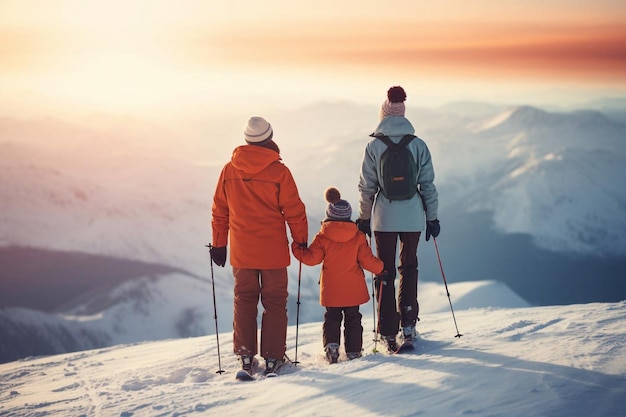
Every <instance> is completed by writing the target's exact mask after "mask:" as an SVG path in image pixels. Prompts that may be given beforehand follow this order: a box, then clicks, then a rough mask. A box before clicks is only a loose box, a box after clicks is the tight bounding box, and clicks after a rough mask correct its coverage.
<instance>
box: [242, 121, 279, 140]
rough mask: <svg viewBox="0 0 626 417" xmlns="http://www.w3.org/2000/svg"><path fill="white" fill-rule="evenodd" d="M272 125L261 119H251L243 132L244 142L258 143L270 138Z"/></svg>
mask: <svg viewBox="0 0 626 417" xmlns="http://www.w3.org/2000/svg"><path fill="white" fill-rule="evenodd" d="M272 134H273V131H272V125H270V124H269V123H268V122H267V120H265V119H264V118H262V117H256V116H255V117H251V118H250V120H248V124H247V125H246V128H245V129H244V131H243V136H244V138H245V139H246V142H249V143H259V142H263V141H265V140H268V139H270V138H271V137H272Z"/></svg>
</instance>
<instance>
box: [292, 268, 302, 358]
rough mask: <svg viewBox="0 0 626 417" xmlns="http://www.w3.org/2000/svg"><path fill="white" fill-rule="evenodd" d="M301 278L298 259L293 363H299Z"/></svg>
mask: <svg viewBox="0 0 626 417" xmlns="http://www.w3.org/2000/svg"><path fill="white" fill-rule="evenodd" d="M301 280H302V261H299V266H298V299H297V301H296V356H295V360H294V361H293V362H292V363H293V364H294V365H297V364H299V363H300V362H298V326H299V324H300V281H301Z"/></svg>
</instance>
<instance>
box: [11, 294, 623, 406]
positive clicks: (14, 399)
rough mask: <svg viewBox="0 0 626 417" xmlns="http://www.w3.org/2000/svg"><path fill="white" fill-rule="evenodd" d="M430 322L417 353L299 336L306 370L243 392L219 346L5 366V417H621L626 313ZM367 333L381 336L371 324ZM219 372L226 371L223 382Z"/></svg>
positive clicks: (166, 344) (209, 341)
mask: <svg viewBox="0 0 626 417" xmlns="http://www.w3.org/2000/svg"><path fill="white" fill-rule="evenodd" d="M457 319H458V322H459V326H460V330H461V332H462V333H463V337H461V338H460V339H458V338H455V337H454V335H455V330H454V326H453V323H452V318H451V316H450V314H449V313H443V312H442V313H436V314H429V315H427V316H424V317H423V319H422V321H421V322H420V324H419V330H420V338H419V340H418V347H417V350H416V351H415V352H414V353H409V354H405V355H404V354H403V355H395V356H389V355H386V354H383V353H377V354H374V353H372V349H373V347H374V345H373V342H372V341H370V338H369V337H367V336H366V337H365V338H364V339H365V346H364V348H365V352H364V353H365V356H364V357H362V358H360V359H356V360H353V361H346V360H345V358H344V357H341V358H340V363H339V364H336V365H329V364H327V363H325V362H324V360H323V355H322V347H321V323H319V322H318V323H308V324H304V325H303V324H301V325H300V326H299V329H298V330H299V331H298V346H297V347H298V349H297V358H296V357H295V353H296V352H295V342H296V340H295V335H296V329H295V327H293V326H292V327H290V328H289V331H288V351H287V354H288V356H290V357H291V359H293V360H296V359H297V360H298V361H299V362H300V364H299V365H298V366H297V367H289V368H286V369H285V370H284V372H283V374H282V375H281V376H279V377H278V378H274V379H260V380H258V381H254V382H246V383H241V382H236V381H235V379H234V374H235V371H236V369H237V362H236V359H235V357H234V356H233V355H232V353H231V351H232V339H231V337H230V335H229V334H220V338H219V342H220V345H219V348H220V349H219V352H220V354H219V355H218V345H217V339H216V337H215V336H214V335H212V336H204V337H198V338H190V339H177V340H168V341H160V342H150V343H143V344H134V345H127V346H115V347H111V348H107V349H96V350H89V351H84V352H80V353H72V354H64V355H58V356H50V357H43V358H28V359H26V360H23V361H18V362H12V363H8V364H3V365H0V386H1V389H0V415H3V416H39V415H54V416H101V417H109V416H134V417H142V416H166V415H225V416H226V415H227V416H244V415H255V414H256V415H264V416H265V415H268V416H296V417H297V416H312V415H318V416H345V415H358V416H382V415H384V416H424V417H430V416H433V417H440V416H466V415H472V416H485V417H486V416H507V417H528V416H534V417H541V416H546V417H547V416H550V417H592V416H593V417H596V416H597V417H600V416H601V417H621V416H623V414H624V409H625V408H626V339H625V336H624V332H623V323H624V320H626V304H624V303H623V302H622V303H607V304H587V305H571V306H559V307H533V308H512V309H476V310H468V311H462V312H458V313H457ZM364 327H365V329H370V328H371V327H372V323H371V322H370V321H368V319H367V317H365V319H364ZM217 371H225V372H223V373H218V372H217Z"/></svg>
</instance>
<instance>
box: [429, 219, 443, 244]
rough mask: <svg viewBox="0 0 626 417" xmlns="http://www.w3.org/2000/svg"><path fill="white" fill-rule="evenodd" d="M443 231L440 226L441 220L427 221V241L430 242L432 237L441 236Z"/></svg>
mask: <svg viewBox="0 0 626 417" xmlns="http://www.w3.org/2000/svg"><path fill="white" fill-rule="evenodd" d="M440 231H441V226H439V220H437V219H435V220H427V221H426V241H427V242H428V241H429V240H430V237H431V236H432V237H437V236H439V232H440Z"/></svg>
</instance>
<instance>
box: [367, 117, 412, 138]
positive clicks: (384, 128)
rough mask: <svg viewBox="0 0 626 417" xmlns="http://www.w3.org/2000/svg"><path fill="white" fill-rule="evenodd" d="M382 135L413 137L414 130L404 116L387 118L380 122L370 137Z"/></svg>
mask: <svg viewBox="0 0 626 417" xmlns="http://www.w3.org/2000/svg"><path fill="white" fill-rule="evenodd" d="M380 134H383V135H385V136H389V137H392V136H400V137H402V136H404V135H414V134H415V128H414V127H413V125H412V124H411V122H409V119H407V118H406V117H404V116H387V117H385V118H384V119H383V120H381V121H380V123H379V124H378V126H376V129H375V130H374V133H372V134H371V135H370V136H376V135H380Z"/></svg>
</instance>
